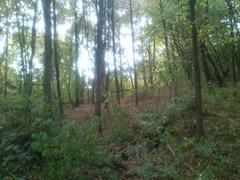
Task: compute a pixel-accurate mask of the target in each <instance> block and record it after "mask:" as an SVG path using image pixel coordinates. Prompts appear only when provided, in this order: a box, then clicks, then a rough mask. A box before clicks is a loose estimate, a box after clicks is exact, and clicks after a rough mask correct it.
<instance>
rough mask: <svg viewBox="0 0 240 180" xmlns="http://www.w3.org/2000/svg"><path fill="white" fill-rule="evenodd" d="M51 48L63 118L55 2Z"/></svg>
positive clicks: (54, 5) (59, 104)
mask: <svg viewBox="0 0 240 180" xmlns="http://www.w3.org/2000/svg"><path fill="white" fill-rule="evenodd" d="M53 38H54V41H53V47H54V62H55V63H54V64H55V73H56V81H57V95H58V108H59V112H60V115H61V116H63V113H64V111H63V105H62V92H61V83H60V69H59V66H60V59H59V52H58V33H57V15H56V0H53Z"/></svg>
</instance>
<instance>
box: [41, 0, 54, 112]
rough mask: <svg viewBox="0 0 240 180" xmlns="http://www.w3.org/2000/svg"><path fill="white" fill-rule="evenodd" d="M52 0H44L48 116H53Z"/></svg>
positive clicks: (44, 91)
mask: <svg viewBox="0 0 240 180" xmlns="http://www.w3.org/2000/svg"><path fill="white" fill-rule="evenodd" d="M51 3H52V1H51V0H42V7H43V15H44V25H45V26H44V27H45V28H44V72H43V97H44V101H45V103H46V104H47V105H48V106H49V107H48V108H47V109H48V114H47V116H50V115H51V103H52V100H51V78H52V29H51V27H52V22H51Z"/></svg>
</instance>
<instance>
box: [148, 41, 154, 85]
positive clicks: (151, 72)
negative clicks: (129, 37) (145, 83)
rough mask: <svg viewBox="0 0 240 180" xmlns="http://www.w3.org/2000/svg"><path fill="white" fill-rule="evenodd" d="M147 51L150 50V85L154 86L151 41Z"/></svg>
mask: <svg viewBox="0 0 240 180" xmlns="http://www.w3.org/2000/svg"><path fill="white" fill-rule="evenodd" d="M147 51H148V64H149V84H150V87H152V86H153V62H152V54H151V45H150V42H149V44H148V48H147Z"/></svg>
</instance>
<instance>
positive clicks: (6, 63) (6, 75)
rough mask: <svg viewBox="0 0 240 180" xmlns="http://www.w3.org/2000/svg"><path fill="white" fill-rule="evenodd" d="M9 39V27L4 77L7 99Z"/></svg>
mask: <svg viewBox="0 0 240 180" xmlns="http://www.w3.org/2000/svg"><path fill="white" fill-rule="evenodd" d="M8 39H9V29H8V27H7V33H6V44H5V50H4V51H5V52H4V59H5V72H4V73H5V76H4V78H5V79H4V97H5V98H6V97H7V85H8V83H7V81H8Z"/></svg>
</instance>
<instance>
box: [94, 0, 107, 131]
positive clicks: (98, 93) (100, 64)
mask: <svg viewBox="0 0 240 180" xmlns="http://www.w3.org/2000/svg"><path fill="white" fill-rule="evenodd" d="M95 6H96V12H97V47H96V52H95V77H96V87H95V98H96V99H95V115H97V116H101V102H102V91H103V89H102V84H104V82H103V81H102V80H103V76H105V73H103V72H105V71H104V70H103V69H104V68H105V67H104V64H105V63H104V53H105V52H104V41H103V28H104V1H103V0H98V1H97V2H96V4H95ZM99 131H100V132H101V131H102V129H101V125H100V127H99Z"/></svg>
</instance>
